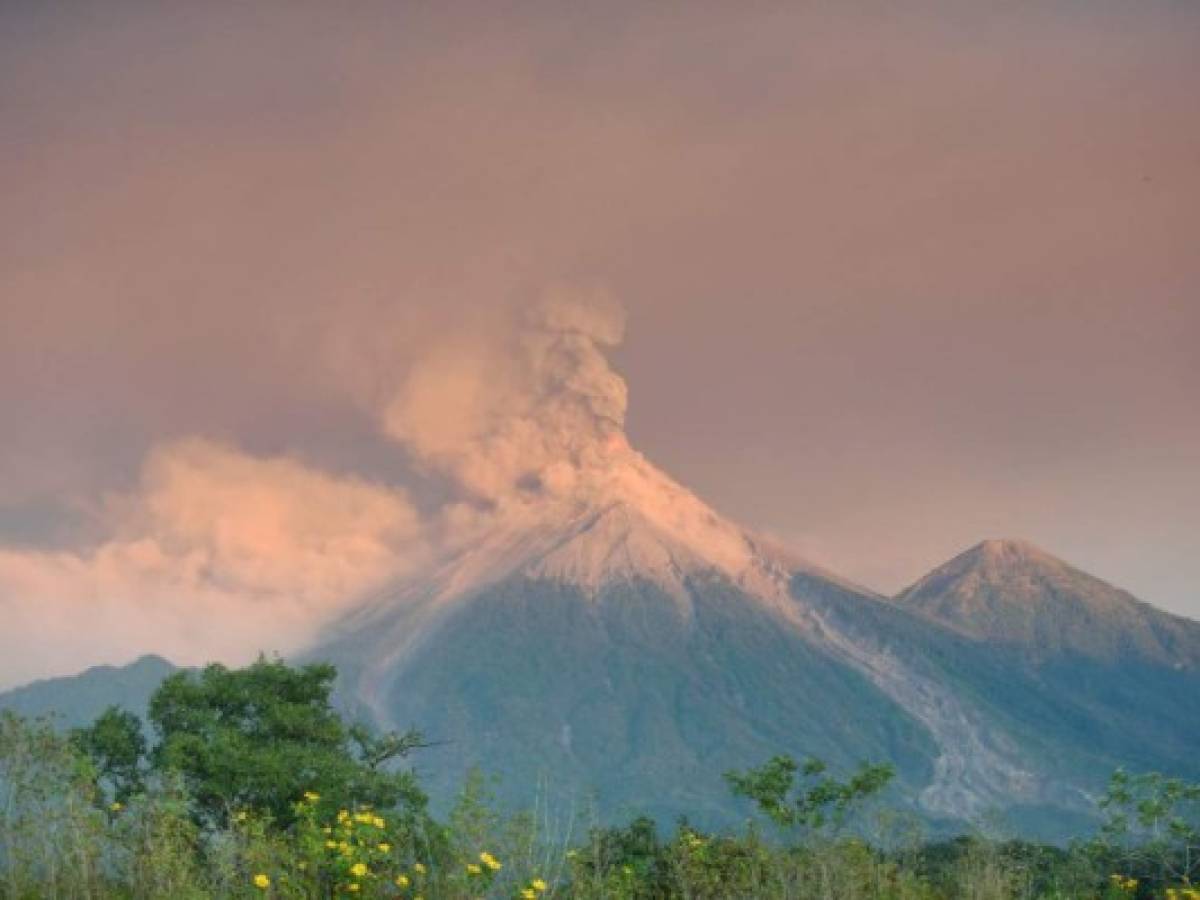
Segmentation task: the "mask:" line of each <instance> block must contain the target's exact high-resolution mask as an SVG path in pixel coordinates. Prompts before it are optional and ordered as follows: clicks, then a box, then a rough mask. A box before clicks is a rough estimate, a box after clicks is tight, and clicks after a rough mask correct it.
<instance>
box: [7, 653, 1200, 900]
mask: <svg viewBox="0 0 1200 900" xmlns="http://www.w3.org/2000/svg"><path fill="white" fill-rule="evenodd" d="M333 676H334V672H333V669H332V668H331V667H329V666H323V665H312V666H305V667H301V668H291V667H288V666H286V665H284V664H283V663H281V662H273V661H266V660H260V661H259V662H258V663H256V664H255V665H252V666H249V667H247V668H245V669H240V670H230V669H226V668H224V667H222V666H210V667H208V668H207V669H205V670H204V671H203V672H199V673H179V674H176V675H174V676H172V677H170V678H168V679H167V680H166V681H165V682H164V683H163V684H162V686H161V687H160V688H159V689H158V691H157V692H156V693H155V695H154V697H153V699H152V701H151V703H150V721H151V724H152V726H153V741H147V740H146V737H145V736H144V734H143V731H142V725H141V722H140V720H138V719H137V718H136V717H135V716H132V715H130V714H128V713H123V712H121V711H119V710H116V709H109V710H107V711H105V712H103V713H102V714H101V715H100V716H99V717H98V718H97V719H96V720H95V721H94V722H93V723H92V724H91V725H90V726H87V727H84V728H78V729H75V730H74V731H72V732H70V733H69V734H66V735H64V734H62V733H61V732H59V731H57V730H56V729H55V728H54V727H52V725H51V724H50V723H47V722H45V721H41V720H27V719H23V718H21V717H19V716H17V715H15V714H13V713H11V712H9V713H3V714H0V897H4V898H13V900H17V898H21V900H23V898H43V897H45V898H97V900H99V898H147V900H149V898H165V897H170V898H208V897H241V898H330V897H370V898H404V900H416V898H423V900H434V898H447V900H459V898H511V900H537V898H546V897H549V898H575V900H592V898H595V900H600V898H620V900H667V898H686V900H702V898H713V900H715V898H795V900H809V898H812V900H841V898H847V900H852V898H863V900H866V898H879V900H959V898H966V900H992V898H995V900H1008V898H1012V900H1017V898H1031V900H1032V898H1046V900H1049V898H1105V900H1118V898H1141V900H1146V898H1166V900H1196V898H1200V890H1197V889H1194V888H1192V887H1190V885H1191V884H1192V883H1193V882H1195V881H1196V879H1197V878H1198V877H1200V785H1197V784H1191V783H1188V782H1185V781H1181V780H1178V779H1170V778H1165V777H1162V776H1159V775H1155V774H1141V775H1131V774H1127V773H1125V772H1121V771H1119V772H1117V773H1116V774H1115V775H1114V776H1113V779H1112V781H1111V784H1110V788H1109V791H1108V794H1107V796H1106V797H1104V798H1103V800H1102V801H1101V802H1100V808H1101V810H1102V812H1103V815H1104V817H1105V819H1104V825H1103V827H1102V828H1101V829H1100V831H1099V832H1098V833H1097V834H1096V835H1095V836H1087V837H1086V839H1082V838H1081V840H1079V841H1077V842H1076V843H1074V844H1072V845H1071V846H1070V847H1067V848H1062V847H1055V846H1047V845H1041V844H1035V843H1029V842H1023V841H1013V840H1001V839H998V838H994V837H987V836H984V835H971V836H964V837H960V838H957V839H954V840H950V841H943V842H938V843H928V842H924V841H923V839H922V836H921V833H920V829H919V827H918V825H917V824H916V823H915V822H914V821H913V820H911V818H909V817H906V816H904V815H902V814H898V813H894V812H891V811H889V810H888V809H887V808H885V806H884V805H883V802H884V798H885V796H886V795H885V793H884V791H885V788H886V786H887V785H888V783H889V781H890V780H891V779H892V777H893V771H892V769H891V767H890V766H888V765H874V764H863V765H861V766H859V767H858V768H857V769H853V770H851V771H849V772H848V773H846V774H844V775H843V774H839V773H837V772H833V771H830V770H829V769H828V768H827V767H826V766H825V764H824V763H822V762H821V761H819V760H816V759H810V760H807V761H805V762H803V763H797V762H796V761H795V760H793V759H791V758H789V757H786V756H778V757H775V758H773V759H770V760H769V761H767V762H766V763H764V764H762V765H761V766H759V767H757V768H751V769H747V770H744V771H735V772H729V773H727V774H726V776H725V777H726V781H727V783H728V785H729V787H730V788H731V790H732V792H733V794H734V795H736V796H737V797H740V798H742V799H743V800H744V801H747V807H746V811H747V813H748V814H749V815H750V818H749V820H748V822H747V824H746V825H745V826H744V827H743V828H740V829H735V830H730V831H726V832H721V833H706V832H704V831H701V830H699V829H697V828H694V827H693V826H692V825H690V824H689V823H688V822H687V821H680V822H678V823H676V825H675V826H674V828H673V829H669V830H664V829H661V828H660V827H658V825H657V824H656V823H655V822H654V821H652V820H651V819H648V818H645V817H641V818H635V819H634V820H632V821H631V822H630V823H629V824H628V825H624V826H619V827H611V826H610V827H602V826H600V825H599V824H595V825H593V826H592V827H590V828H584V829H582V830H577V829H575V828H574V827H573V825H574V823H573V822H571V821H570V820H566V821H562V822H557V823H556V822H554V820H553V817H552V815H551V814H550V813H549V812H548V811H547V810H546V809H545V808H544V807H543V806H541V805H539V806H538V808H536V809H534V810H531V811H528V812H524V813H519V814H502V813H500V812H498V811H497V809H496V804H495V803H494V801H493V799H492V797H491V794H490V786H489V784H488V782H487V781H486V779H485V778H484V777H483V776H482V775H480V774H479V773H473V774H472V775H471V776H469V777H468V778H467V780H466V781H465V783H464V784H463V785H462V787H461V789H460V791H459V794H458V799H457V802H456V803H455V805H454V807H453V808H452V809H451V810H450V811H449V812H448V814H447V815H445V816H444V817H440V818H439V817H435V816H434V815H433V814H431V812H430V811H429V808H428V805H427V803H426V800H425V796H424V794H423V793H422V791H421V789H420V786H419V784H418V782H417V779H416V778H415V776H414V775H413V774H412V773H411V772H410V771H407V770H405V769H404V768H402V767H401V764H402V761H403V760H404V759H405V758H406V757H408V756H409V755H410V754H411V753H412V752H413V751H415V750H417V749H418V748H420V747H422V746H423V745H422V741H421V737H420V735H418V734H416V733H408V734H386V735H376V734H370V733H368V732H367V731H365V730H364V729H362V728H359V727H355V726H348V725H347V724H345V723H344V722H343V721H342V720H341V719H340V718H339V717H338V716H337V715H336V714H335V713H334V712H333V710H332V708H331V706H330V703H329V695H330V689H331V686H332V683H333ZM428 753H429V757H428V758H429V759H430V760H434V754H435V753H436V751H432V750H431V751H428Z"/></svg>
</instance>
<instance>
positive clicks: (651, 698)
mask: <svg viewBox="0 0 1200 900" xmlns="http://www.w3.org/2000/svg"><path fill="white" fill-rule="evenodd" d="M688 591H689V594H690V597H691V600H692V604H691V609H690V612H685V611H683V610H681V608H680V606H679V604H678V602H677V600H676V598H673V597H671V596H669V595H668V594H666V593H665V592H664V591H663V590H661V589H660V588H658V587H657V586H655V585H652V584H648V583H645V582H629V583H625V584H620V583H614V584H612V585H609V586H607V587H606V588H605V589H604V590H603V591H602V592H601V593H600V594H598V595H597V596H595V597H588V596H585V594H584V593H583V592H581V591H580V590H579V589H578V588H577V587H574V586H572V585H568V584H563V583H559V582H552V581H545V580H530V579H525V578H516V579H512V580H509V581H506V582H504V583H501V584H498V585H496V586H494V587H493V588H491V589H488V590H486V591H484V592H483V593H482V594H480V595H478V596H477V597H474V598H471V599H470V601H469V602H466V603H463V604H461V605H459V606H458V607H457V608H456V609H455V610H454V611H453V612H451V613H450V614H448V615H447V616H446V617H445V618H444V619H443V620H442V621H441V622H440V624H439V625H437V626H436V631H435V632H434V633H432V634H430V635H427V636H426V638H425V640H424V641H423V642H422V643H421V644H420V645H419V646H418V647H417V648H416V649H415V650H414V651H413V652H412V653H411V654H409V655H408V656H407V657H406V658H405V659H404V661H403V664H402V665H399V666H398V667H397V668H396V669H395V670H393V672H392V674H391V675H390V677H389V678H388V680H387V681H386V682H385V683H383V684H382V685H381V686H380V688H379V689H380V690H381V692H382V693H381V696H380V697H379V700H380V701H381V704H380V705H381V707H382V708H383V709H385V710H386V714H387V716H388V717H389V718H390V722H387V723H385V724H388V725H391V726H395V727H404V726H407V725H409V724H415V725H418V726H419V727H420V728H422V729H423V730H424V732H425V733H426V735H427V736H428V737H429V738H431V739H433V740H440V741H445V742H447V743H445V744H444V745H442V746H439V747H437V748H434V749H431V750H429V751H427V752H426V753H425V754H423V755H422V757H421V759H420V760H419V761H418V762H419V765H420V766H421V768H422V770H423V774H424V777H425V779H426V781H427V783H428V784H429V785H430V787H431V788H432V789H433V792H434V794H435V796H440V797H442V798H445V797H446V796H447V795H448V793H449V792H450V791H452V790H453V789H454V788H455V787H456V786H457V785H458V784H460V782H461V778H462V776H463V774H464V773H465V772H466V771H467V770H468V769H469V768H470V767H472V766H478V767H480V768H482V769H483V770H484V771H486V772H489V773H494V774H496V775H499V776H500V777H501V778H502V781H501V783H500V785H499V788H498V793H499V795H500V797H501V798H502V799H503V800H505V801H507V802H509V803H517V804H529V803H532V802H533V800H534V792H535V790H536V789H537V786H538V785H545V786H546V789H548V791H549V792H550V793H551V794H552V795H553V799H554V800H555V801H560V800H562V799H563V798H564V797H574V798H576V801H577V802H578V803H579V804H580V805H581V806H582V805H583V804H584V803H585V802H586V800H587V795H588V793H589V792H594V793H595V795H596V797H597V798H598V811H599V812H600V814H601V815H602V816H604V817H605V818H613V817H616V818H620V817H623V816H627V815H632V814H637V813H650V814H651V815H654V816H656V817H658V818H659V819H660V820H662V821H670V820H672V819H673V818H675V817H676V816H678V815H683V814H686V815H688V816H689V817H690V818H693V819H695V820H696V821H698V822H699V821H703V822H708V823H717V822H725V823H728V822H731V821H735V820H736V819H737V818H739V817H740V815H742V814H743V812H744V810H743V809H742V808H741V807H740V806H739V805H738V804H736V803H735V802H734V801H733V798H731V796H730V794H729V791H728V789H727V787H726V786H725V784H724V783H723V780H722V777H721V776H722V773H723V772H724V771H726V770H728V769H730V768H745V767H747V766H751V765H757V764H758V763H760V762H762V761H764V760H765V759H766V758H768V757H769V756H771V755H772V754H776V753H782V752H787V753H792V754H795V755H797V756H803V755H807V754H813V755H816V756H820V757H822V758H824V759H826V760H827V761H829V762H831V763H832V764H834V765H835V766H838V767H843V766H846V767H848V766H851V765H854V764H856V763H857V762H859V761H862V760H874V761H885V760H887V761H892V762H894V763H895V764H896V765H897V767H898V769H899V773H900V779H899V780H900V783H901V785H903V786H904V792H905V793H907V794H909V795H911V794H912V793H913V792H914V791H915V790H916V789H917V788H918V787H919V786H920V785H922V784H924V783H925V782H926V781H928V779H929V778H930V777H931V773H932V770H931V759H932V757H933V756H934V753H935V750H936V748H935V745H934V744H933V742H932V741H931V739H930V736H929V735H928V733H927V732H926V730H925V729H924V728H923V727H922V726H921V725H920V724H919V723H918V722H917V721H915V720H914V719H913V718H912V717H910V716H909V715H908V714H906V713H905V712H904V711H903V710H902V709H901V708H900V707H899V706H898V705H896V704H895V703H894V702H893V701H891V700H890V699H889V698H888V697H886V696H885V695H884V694H882V693H881V692H880V691H879V690H878V689H877V688H876V687H875V686H873V685H872V684H871V683H870V681H869V680H867V679H866V678H864V677H863V676H862V675H861V674H860V673H859V672H857V671H855V670H854V669H853V668H851V667H850V666H848V665H846V664H844V663H842V662H840V661H838V660H836V659H834V658H832V657H830V656H829V655H828V654H826V653H823V652H821V651H820V650H819V649H818V648H817V647H815V646H814V645H813V644H812V643H810V642H809V641H808V640H806V639H805V638H804V637H803V636H802V634H801V632H800V631H799V630H798V629H796V628H795V627H794V626H791V625H788V624H785V623H783V622H781V621H780V620H779V619H778V618H777V617H776V616H774V615H773V614H771V613H770V612H768V611H766V610H765V609H764V608H763V607H762V606H761V605H759V604H757V603H755V602H753V601H751V600H749V599H748V598H747V597H746V596H745V595H744V594H742V593H741V592H740V591H738V590H737V589H736V588H734V587H733V586H732V585H730V584H728V582H726V581H724V580H723V579H721V578H718V577H711V578H702V577H695V578H691V579H689V582H688ZM375 633H378V632H375ZM372 637H373V634H372V633H371V632H368V631H364V632H362V633H360V634H357V635H345V636H343V637H342V638H341V639H340V640H339V641H338V642H337V643H335V644H331V645H328V646H325V647H323V648H321V649H320V650H319V651H317V652H316V653H315V654H314V656H316V657H318V658H328V659H331V660H332V661H334V662H335V663H337V664H338V666H339V668H340V669H341V671H342V672H343V673H344V676H345V677H344V679H343V682H342V684H343V687H344V688H345V689H346V690H347V691H348V692H349V693H350V695H351V696H353V695H354V694H355V692H356V691H357V690H358V689H359V687H360V685H361V684H363V682H362V681H361V680H358V679H361V678H363V677H364V670H363V669H362V667H361V665H360V661H361V660H365V659H369V658H371V657H372V656H373V655H374V654H375V653H376V652H378V651H377V649H376V648H373V647H372V646H371V645H372Z"/></svg>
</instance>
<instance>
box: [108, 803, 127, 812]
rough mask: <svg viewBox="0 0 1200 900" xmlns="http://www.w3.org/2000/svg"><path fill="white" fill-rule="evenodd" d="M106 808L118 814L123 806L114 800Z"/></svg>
mask: <svg viewBox="0 0 1200 900" xmlns="http://www.w3.org/2000/svg"><path fill="white" fill-rule="evenodd" d="M108 808H109V809H111V810H112V811H113V812H120V811H121V810H122V809H124V808H125V807H123V806H122V805H121V804H120V803H118V802H116V801H115V800H114V801H113V802H112V804H110V805H109V807H108Z"/></svg>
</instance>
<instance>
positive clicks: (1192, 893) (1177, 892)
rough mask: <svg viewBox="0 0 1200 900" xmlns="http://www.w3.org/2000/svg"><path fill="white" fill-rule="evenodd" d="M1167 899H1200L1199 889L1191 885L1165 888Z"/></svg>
mask: <svg viewBox="0 0 1200 900" xmlns="http://www.w3.org/2000/svg"><path fill="white" fill-rule="evenodd" d="M1167 900H1200V889H1197V888H1192V887H1181V888H1167Z"/></svg>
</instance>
